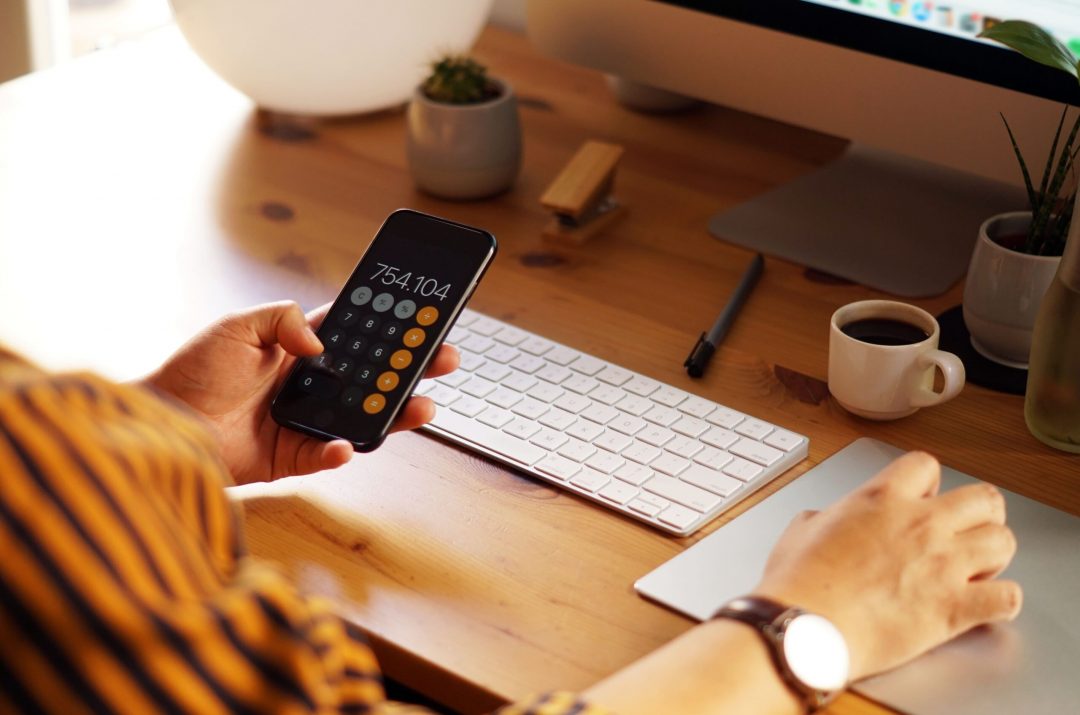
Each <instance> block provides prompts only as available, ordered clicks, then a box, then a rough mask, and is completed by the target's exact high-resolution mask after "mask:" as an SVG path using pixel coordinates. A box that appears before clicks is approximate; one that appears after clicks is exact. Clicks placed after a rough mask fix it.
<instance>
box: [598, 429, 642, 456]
mask: <svg viewBox="0 0 1080 715" xmlns="http://www.w3.org/2000/svg"><path fill="white" fill-rule="evenodd" d="M592 443H593V444H595V445H596V446H597V447H599V448H600V449H606V450H607V451H608V452H614V453H615V454H618V453H619V452H621V451H623V450H624V449H626V448H627V447H629V446H630V445H631V444H633V443H634V440H632V439H630V438H629V437H627V436H626V435H624V434H619V433H618V432H614V431H612V430H605V431H604V433H603V434H602V435H600V436H599V437H597V438H596V439H594V440H593V441H592Z"/></svg>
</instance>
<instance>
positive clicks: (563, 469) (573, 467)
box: [536, 454, 581, 481]
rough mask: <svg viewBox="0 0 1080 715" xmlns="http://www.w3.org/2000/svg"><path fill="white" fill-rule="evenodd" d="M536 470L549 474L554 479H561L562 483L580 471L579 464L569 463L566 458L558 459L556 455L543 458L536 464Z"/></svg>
mask: <svg viewBox="0 0 1080 715" xmlns="http://www.w3.org/2000/svg"><path fill="white" fill-rule="evenodd" d="M536 468H537V469H539V470H540V471H541V472H543V473H544V474H550V475H551V476H553V477H555V478H556V479H562V480H563V481H566V480H567V479H569V478H570V477H572V476H574V475H575V474H577V473H578V472H580V471H581V465H580V464H578V463H577V462H571V461H570V460H569V459H567V458H566V457H560V456H559V455H557V454H552V455H549V456H547V457H544V458H543V459H542V460H540V461H539V462H537V463H536Z"/></svg>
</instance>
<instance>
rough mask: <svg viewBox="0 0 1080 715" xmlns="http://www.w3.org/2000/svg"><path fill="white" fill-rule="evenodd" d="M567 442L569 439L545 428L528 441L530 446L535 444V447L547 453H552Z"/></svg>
mask: <svg viewBox="0 0 1080 715" xmlns="http://www.w3.org/2000/svg"><path fill="white" fill-rule="evenodd" d="M569 441H570V438H569V437H567V436H566V435H564V434H563V433H562V432H556V431H555V430H553V429H547V428H544V429H541V430H540V431H539V432H537V433H536V434H535V435H534V436H533V437H532V439H530V440H529V442H531V443H532V444H535V445H536V446H537V447H543V448H544V449H546V450H547V451H549V452H554V451H555V450H557V449H558V448H559V447H561V446H563V445H564V444H566V443H567V442H569Z"/></svg>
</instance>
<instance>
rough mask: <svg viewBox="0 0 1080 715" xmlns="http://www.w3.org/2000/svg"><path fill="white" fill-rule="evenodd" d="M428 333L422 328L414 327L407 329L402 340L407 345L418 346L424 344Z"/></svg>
mask: <svg viewBox="0 0 1080 715" xmlns="http://www.w3.org/2000/svg"><path fill="white" fill-rule="evenodd" d="M426 337H427V334H426V333H424V331H423V330H421V329H420V328H412V329H411V330H406V331H405V337H404V339H403V340H402V342H403V343H405V346H406V347H410V348H417V347H420V346H421V345H423V344H424V338H426Z"/></svg>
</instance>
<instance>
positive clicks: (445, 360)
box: [424, 343, 461, 378]
mask: <svg viewBox="0 0 1080 715" xmlns="http://www.w3.org/2000/svg"><path fill="white" fill-rule="evenodd" d="M460 365H461V353H459V352H458V350H457V348H455V347H454V346H453V345H447V344H446V343H443V344H442V345H440V346H439V351H438V352H437V353H435V357H433V358H432V359H431V363H430V364H429V365H428V369H427V372H426V373H424V377H428V378H431V377H442V376H443V375H449V374H450V373H452V372H453V371H454V370H457V369H458V366H460Z"/></svg>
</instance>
